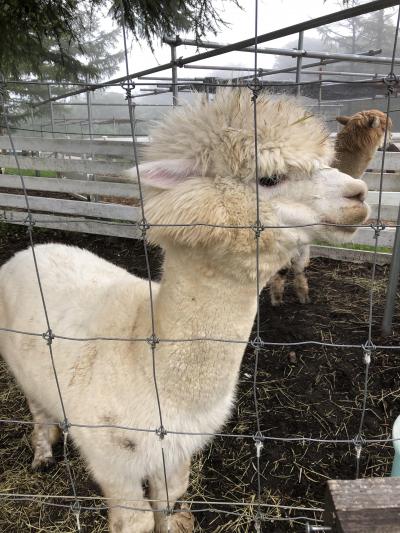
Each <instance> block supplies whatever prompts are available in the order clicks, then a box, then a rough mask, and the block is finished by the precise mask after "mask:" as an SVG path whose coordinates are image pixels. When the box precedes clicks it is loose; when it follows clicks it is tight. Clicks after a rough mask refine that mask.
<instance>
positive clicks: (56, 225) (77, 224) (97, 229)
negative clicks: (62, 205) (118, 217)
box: [0, 211, 141, 239]
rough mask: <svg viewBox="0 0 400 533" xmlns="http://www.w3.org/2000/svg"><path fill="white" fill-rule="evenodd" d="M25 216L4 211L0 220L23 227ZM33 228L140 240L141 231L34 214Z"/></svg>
mask: <svg viewBox="0 0 400 533" xmlns="http://www.w3.org/2000/svg"><path fill="white" fill-rule="evenodd" d="M26 216H27V212H26V211H5V212H3V213H2V214H1V213H0V220H3V221H4V222H7V223H8V224H17V225H23V224H24V220H25V218H26ZM34 220H35V226H37V227H39V228H47V229H60V230H63V231H75V232H80V233H91V234H95V235H108V236H111V237H123V238H125V239H139V238H141V231H140V230H138V228H137V227H136V226H133V225H129V224H125V225H119V224H112V223H109V224H107V223H105V221H99V220H90V219H88V220H81V219H78V220H77V219H74V218H73V217H63V216H60V215H44V214H42V213H35V214H34Z"/></svg>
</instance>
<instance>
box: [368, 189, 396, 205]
mask: <svg viewBox="0 0 400 533" xmlns="http://www.w3.org/2000/svg"><path fill="white" fill-rule="evenodd" d="M378 200H379V191H369V192H368V196H367V202H368V203H369V204H377V203H378ZM399 204H400V192H382V205H395V206H398V205H399Z"/></svg>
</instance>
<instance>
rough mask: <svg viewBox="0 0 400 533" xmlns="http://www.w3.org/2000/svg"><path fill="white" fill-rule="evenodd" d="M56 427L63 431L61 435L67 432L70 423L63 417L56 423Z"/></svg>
mask: <svg viewBox="0 0 400 533" xmlns="http://www.w3.org/2000/svg"><path fill="white" fill-rule="evenodd" d="M58 427H59V428H60V429H61V431H62V432H63V435H64V436H66V435H67V434H68V432H69V428H70V427H71V424H70V422H69V421H68V420H67V419H65V420H63V421H62V422H60V423H59V424H58Z"/></svg>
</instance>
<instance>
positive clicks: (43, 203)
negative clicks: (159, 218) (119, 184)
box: [0, 193, 141, 222]
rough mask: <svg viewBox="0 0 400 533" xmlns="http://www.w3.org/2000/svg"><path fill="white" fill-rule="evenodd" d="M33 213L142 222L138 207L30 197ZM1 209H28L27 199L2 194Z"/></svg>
mask: <svg viewBox="0 0 400 533" xmlns="http://www.w3.org/2000/svg"><path fill="white" fill-rule="evenodd" d="M28 201H29V206H30V209H31V210H32V211H46V212H51V213H60V214H63V215H76V216H86V217H98V218H107V219H111V220H130V221H131V222H135V221H137V220H140V216H141V215H140V210H139V208H138V207H132V206H128V205H117V204H108V203H97V202H84V201H82V202H80V201H78V200H60V199H58V198H42V197H40V196H28ZM0 207H3V208H7V207H10V208H19V209H25V208H26V201H25V197H24V196H23V195H22V194H1V193H0Z"/></svg>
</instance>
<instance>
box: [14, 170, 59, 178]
mask: <svg viewBox="0 0 400 533" xmlns="http://www.w3.org/2000/svg"><path fill="white" fill-rule="evenodd" d="M5 173H6V174H17V175H19V170H18V169H17V168H6V170H5ZM21 173H22V175H23V176H39V177H42V178H55V177H57V172H54V170H33V169H31V168H21Z"/></svg>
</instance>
